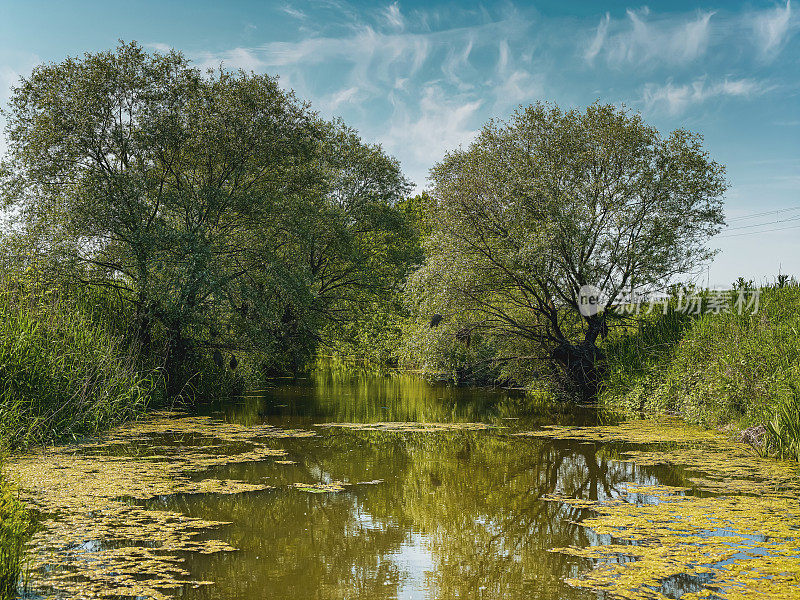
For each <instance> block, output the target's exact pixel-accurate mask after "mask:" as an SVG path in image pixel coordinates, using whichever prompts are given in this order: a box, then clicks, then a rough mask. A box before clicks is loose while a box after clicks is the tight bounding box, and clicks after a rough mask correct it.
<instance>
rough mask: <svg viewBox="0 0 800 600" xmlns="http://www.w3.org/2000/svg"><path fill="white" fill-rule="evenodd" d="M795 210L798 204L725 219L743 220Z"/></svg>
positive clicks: (799, 207) (799, 208)
mask: <svg viewBox="0 0 800 600" xmlns="http://www.w3.org/2000/svg"><path fill="white" fill-rule="evenodd" d="M795 210H800V206H792V207H790V208H779V209H777V210H767V211H764V212H758V213H753V214H752V215H744V216H741V217H733V218H732V219H727V221H745V220H747V219H754V218H756V217H763V216H766V215H777V214H780V213H785V212H792V211H795Z"/></svg>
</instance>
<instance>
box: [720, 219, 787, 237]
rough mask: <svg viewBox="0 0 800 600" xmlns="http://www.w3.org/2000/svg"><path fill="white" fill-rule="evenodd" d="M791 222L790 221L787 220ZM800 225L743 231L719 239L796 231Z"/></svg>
mask: <svg viewBox="0 0 800 600" xmlns="http://www.w3.org/2000/svg"><path fill="white" fill-rule="evenodd" d="M787 220H791V219H787ZM798 227H800V225H790V226H789V227H777V228H775V229H765V230H764V231H745V232H744V233H733V234H731V235H721V236H719V238H717V239H720V238H731V237H738V236H740V235H756V234H758V233H771V232H773V231H785V230H787V229H797V228H798Z"/></svg>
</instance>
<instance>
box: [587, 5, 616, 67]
mask: <svg viewBox="0 0 800 600" xmlns="http://www.w3.org/2000/svg"><path fill="white" fill-rule="evenodd" d="M610 22H611V15H610V14H608V13H606V14H605V16H604V17H603V18H602V19H600V24H599V25H598V26H597V30H596V31H595V34H594V39H592V41H591V43H590V44H589V47H588V48H587V49H586V52H584V54H583V57H584V58H585V59H586V60H587V61H588V62H590V63H591V62H592V61H593V60H594V59H595V57H596V56H597V55H598V54H599V53H600V50H601V49H602V48H603V44H605V42H606V36H607V35H608V24H609V23H610Z"/></svg>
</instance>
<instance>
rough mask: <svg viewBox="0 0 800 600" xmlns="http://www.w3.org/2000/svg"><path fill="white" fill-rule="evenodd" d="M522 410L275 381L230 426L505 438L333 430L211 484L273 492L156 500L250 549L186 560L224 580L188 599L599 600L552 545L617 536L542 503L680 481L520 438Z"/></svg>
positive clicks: (396, 388)
mask: <svg viewBox="0 0 800 600" xmlns="http://www.w3.org/2000/svg"><path fill="white" fill-rule="evenodd" d="M523 402H524V400H523V399H522V398H521V397H520V396H518V395H514V394H511V393H508V392H504V391H495V392H487V391H485V390H464V389H453V388H446V387H443V386H429V385H428V384H426V383H425V382H421V381H419V380H416V379H411V378H408V379H405V378H365V377H360V378H354V379H353V378H348V377H343V376H341V375H337V374H335V373H331V372H328V373H320V374H318V375H316V376H315V377H314V378H312V379H309V380H304V381H299V382H290V383H285V384H282V385H273V386H271V387H270V388H269V389H267V390H265V391H264V392H263V393H259V394H251V395H250V396H249V397H248V398H245V399H243V401H242V402H241V404H240V405H239V406H237V407H227V408H226V409H225V415H226V418H228V419H232V420H237V421H240V422H246V423H255V422H263V421H267V422H270V423H273V424H279V425H288V426H297V425H304V426H307V425H308V424H309V423H312V422H320V421H343V422H345V421H346V422H358V421H365V422H377V421H393V420H416V421H456V422H458V421H490V422H495V423H498V424H503V425H506V426H507V428H506V429H499V430H494V431H456V432H450V433H435V434H428V433H412V434H409V433H396V432H387V431H372V432H358V431H342V430H336V429H333V430H327V429H325V430H320V436H319V437H317V438H311V439H296V440H285V441H282V442H281V447H284V448H286V449H287V450H288V452H289V458H290V459H292V460H293V461H295V464H276V463H275V462H272V461H268V462H263V463H251V464H240V465H230V466H226V467H222V468H217V469H215V470H214V471H213V472H212V474H211V475H212V476H217V477H221V478H230V479H240V480H244V481H249V482H254V483H268V484H270V485H273V486H275V487H274V489H272V490H269V491H264V492H257V493H249V494H240V495H235V496H215V495H193V496H173V497H168V498H162V499H160V500H159V501H158V502H156V503H151V505H155V506H157V507H164V508H169V509H171V510H177V511H180V512H182V513H184V514H186V515H189V516H192V517H200V518H204V519H210V520H221V521H230V522H231V525H230V526H228V528H227V530H225V531H224V533H223V539H225V538H226V536H227V541H229V542H230V543H231V544H232V545H233V546H236V547H237V548H239V549H240V551H239V552H236V553H231V554H218V555H211V556H202V555H192V556H190V557H189V559H188V567H189V569H190V571H191V572H192V575H193V576H194V577H196V578H199V579H210V580H213V581H215V582H216V584H215V585H214V586H209V587H201V588H198V589H191V588H187V589H184V590H183V597H186V598H198V599H201V598H202V599H210V598H214V599H223V598H225V599H227V598H231V599H233V598H291V599H293V600H301V599H312V598H313V599H353V598H364V599H366V598H369V599H373V598H441V599H449V598H470V599H471V598H482V599H500V598H512V599H513V598H520V599H521V598H526V599H528V598H533V599H541V600H545V599H551V600H556V599H558V600H562V599H572V598H574V599H578V598H596V597H597V595H596V594H594V593H590V592H587V591H585V590H576V589H573V588H569V587H568V586H566V585H565V584H564V583H563V580H564V579H565V578H568V577H574V576H576V575H577V574H579V573H580V572H582V571H583V570H585V569H588V568H589V567H590V564H589V563H588V561H586V560H584V559H579V558H575V557H570V556H565V555H562V554H557V553H551V552H549V549H550V548H553V547H562V546H570V545H574V546H586V545H590V544H598V543H607V542H608V541H609V540H608V539H598V537H597V536H596V535H594V534H593V533H592V532H591V531H588V530H586V529H584V528H582V527H580V526H578V525H576V524H575V522H576V521H578V520H580V519H581V518H582V516H583V509H581V508H579V507H574V506H565V505H563V504H561V503H558V502H552V501H547V500H545V499H543V497H545V496H549V495H552V494H560V495H564V496H567V497H573V498H585V499H591V500H596V499H604V498H612V497H617V496H619V494H620V490H621V487H622V486H621V483H622V482H624V481H638V482H641V483H647V484H651V483H657V482H660V483H666V484H671V485H674V484H679V483H681V477H680V476H679V474H677V473H675V472H672V471H669V470H666V469H663V468H657V467H645V468H638V467H636V466H635V465H633V464H632V463H626V462H620V461H618V460H615V459H616V458H618V453H617V451H615V449H614V448H613V447H610V446H601V445H597V444H593V443H573V442H566V441H558V442H552V441H547V440H538V439H530V438H515V437H512V436H510V435H509V433H511V432H513V431H514V429H515V428H516V427H518V426H520V425H517V423H519V422H520V421H523V420H527V422H526V423H525V426H530V421H531V418H527V419H524V418H521V417H520V415H521V410H522V408H524V406H523ZM588 418H589V417H584V418H582V419H581V420H584V421H585V419H588ZM532 420H533V421H549V422H553V420H554V419H553V415H540V416H539V417H534V418H533V419H532ZM374 480H381V482H380V483H377V484H374V483H370V484H362V485H353V486H351V487H347V490H346V491H345V492H340V493H336V494H319V495H315V494H309V493H305V492H302V491H299V490H296V489H293V488H291V485H292V484H294V483H298V482H302V483H328V482H331V481H342V482H345V483H350V484H357V483H358V482H373V481H374ZM219 534H220V532H219V531H218V532H215V534H214V535H216V536H219Z"/></svg>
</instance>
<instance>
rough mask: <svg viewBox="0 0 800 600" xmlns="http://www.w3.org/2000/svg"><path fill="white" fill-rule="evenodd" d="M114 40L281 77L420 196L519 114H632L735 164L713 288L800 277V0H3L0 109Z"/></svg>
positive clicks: (711, 273)
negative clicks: (48, 65)
mask: <svg viewBox="0 0 800 600" xmlns="http://www.w3.org/2000/svg"><path fill="white" fill-rule="evenodd" d="M119 39H122V40H124V41H130V40H136V41H138V42H139V43H141V44H142V45H143V46H145V47H147V48H149V49H151V50H165V49H169V48H176V49H179V50H181V51H182V52H184V54H185V55H186V56H187V57H188V58H190V59H191V60H192V61H194V62H195V64H196V65H198V66H202V67H216V66H218V65H219V64H220V63H222V64H223V65H224V66H225V67H227V68H232V69H238V68H243V69H245V70H252V71H256V72H259V73H268V74H270V75H277V76H278V77H279V78H280V79H279V80H280V83H281V85H282V86H283V87H285V88H287V89H293V90H294V91H295V92H296V94H297V95H298V96H299V97H300V98H302V99H304V100H307V101H309V102H310V103H311V105H312V107H313V108H314V109H315V110H317V111H319V112H320V113H321V114H322V115H323V116H325V117H326V118H332V117H341V118H342V119H343V120H344V121H345V122H346V123H347V124H348V125H350V126H352V127H354V128H356V129H357V130H358V131H359V132H360V134H361V136H362V137H363V138H364V139H365V140H366V141H369V142H372V143H379V144H381V145H382V146H383V148H384V149H385V150H386V151H387V152H388V153H389V154H391V155H393V156H395V157H397V158H398V159H399V160H400V162H401V165H402V167H403V170H404V172H405V173H406V175H407V176H408V177H409V178H410V179H411V180H412V181H413V183H414V184H415V186H416V190H423V189H424V188H425V186H426V185H427V174H428V170H429V169H430V167H431V166H433V165H434V164H435V163H436V162H437V161H438V160H440V159H441V158H442V156H443V155H444V153H445V152H446V151H447V150H451V149H455V148H457V147H458V146H459V145H468V144H469V142H470V140H471V139H472V138H473V137H474V136H475V134H476V132H477V131H478V130H479V129H480V128H481V126H482V125H483V124H485V123H486V122H487V121H488V120H489V119H493V118H496V119H506V118H508V117H509V115H511V114H512V113H513V111H514V110H515V109H516V108H517V107H518V106H519V105H525V104H530V103H532V102H535V101H537V100H544V101H551V102H556V103H558V104H559V105H560V106H562V107H564V108H572V107H578V108H580V107H585V106H587V105H589V104H591V103H593V102H595V101H598V100H599V101H601V102H610V103H613V104H616V105H622V104H624V105H625V106H627V107H629V108H630V109H632V110H634V111H639V112H641V114H642V115H643V117H644V119H645V121H646V122H648V123H650V124H652V125H654V126H656V127H658V128H659V130H660V131H662V132H663V133H664V134H667V133H669V132H670V131H672V130H674V129H676V128H679V127H684V128H687V129H690V130H692V131H696V132H699V133H701V134H702V135H703V136H704V138H705V145H706V148H707V149H708V151H709V153H710V155H711V157H712V158H714V159H715V160H717V161H718V162H721V163H722V164H724V165H726V167H727V177H728V180H729V181H730V184H731V187H730V189H729V190H728V192H727V194H726V197H725V205H726V215H727V217H728V220H729V227H728V228H727V230H726V231H724V232H723V233H722V234H721V235H720V236H718V237H716V238H714V239H713V240H712V242H711V244H712V246H713V247H714V248H718V249H719V250H720V252H719V254H718V255H717V257H716V259H715V260H714V262H713V264H711V265H710V267H709V268H708V269H707V270H706V272H704V274H703V276H702V278H701V281H702V282H703V283H706V281H708V282H709V283H710V284H711V285H712V286H727V285H730V283H731V282H732V281H733V280H735V279H736V278H737V277H739V276H743V277H745V278H746V279H753V280H755V281H757V282H761V281H771V280H773V279H774V277H775V276H776V275H777V274H778V272H779V271H780V272H782V273H788V274H792V275H797V276H798V278H800V0H796V4H792V3H791V0H788V1H785V2H784V1H780V2H774V1H766V2H761V1H751V2H746V3H745V2H735V1H729V0H712V1H710V2H703V3H694V2H684V1H681V0H675V1H671V2H658V3H652V4H649V5H648V4H637V3H629V2H601V1H597V0H594V1H590V0H583V1H580V0H579V1H573V2H564V1H563V0H562V1H559V2H534V3H531V2H510V1H509V2H497V3H492V2H483V3H472V2H438V1H436V0H433V1H430V2H416V1H415V2H410V1H409V2H403V1H398V2H355V1H353V2H347V1H345V0H287V1H278V2H255V1H238V2H237V1H235V0H234V1H226V2H220V1H214V2H209V1H206V0H193V1H192V2H172V1H170V0H160V1H158V2H154V1H151V0H147V1H141V2H130V1H126V2H113V1H111V2H109V1H106V2H86V1H72V2H60V3H56V2H38V1H36V0H28V1H9V0H0V102H2V103H3V104H5V103H6V101H7V100H8V97H9V90H10V87H11V86H12V85H14V84H15V82H17V81H18V79H19V77H20V76H26V75H28V74H29V73H30V71H31V69H32V68H33V66H35V65H36V64H38V63H42V62H50V61H59V60H61V59H63V58H64V57H66V56H68V55H69V56H77V55H81V54H82V53H83V52H86V51H98V50H104V49H109V48H113V47H114V46H116V44H117V40H119ZM0 125H3V123H2V122H0ZM4 148H5V142H4V140H3V139H2V138H1V137H0V153H1V152H3V150H4Z"/></svg>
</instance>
